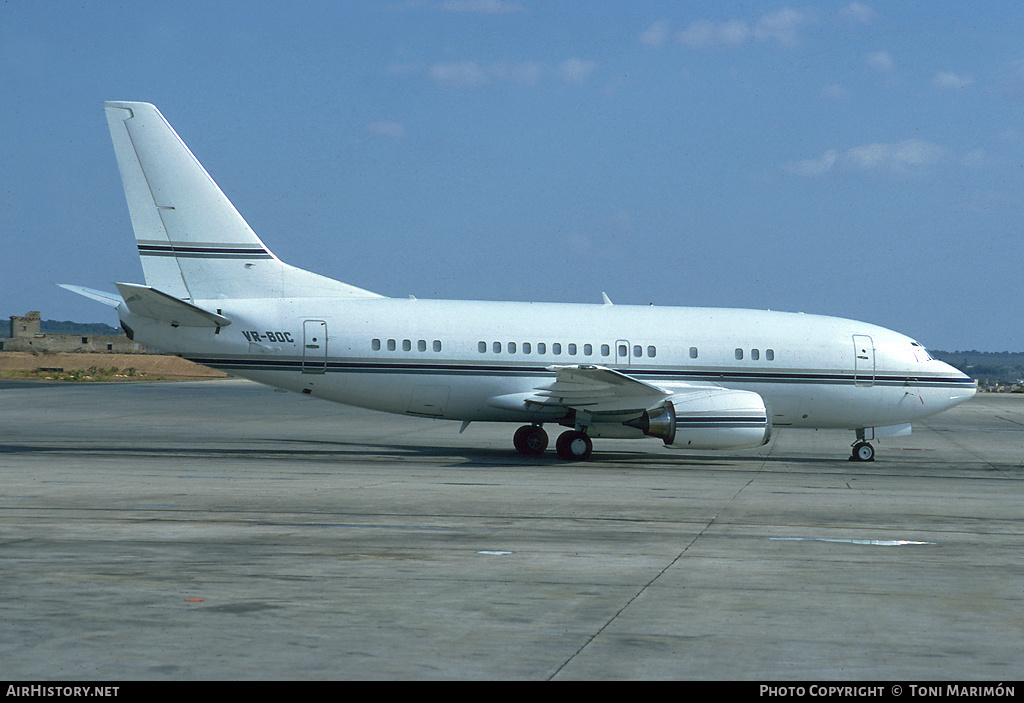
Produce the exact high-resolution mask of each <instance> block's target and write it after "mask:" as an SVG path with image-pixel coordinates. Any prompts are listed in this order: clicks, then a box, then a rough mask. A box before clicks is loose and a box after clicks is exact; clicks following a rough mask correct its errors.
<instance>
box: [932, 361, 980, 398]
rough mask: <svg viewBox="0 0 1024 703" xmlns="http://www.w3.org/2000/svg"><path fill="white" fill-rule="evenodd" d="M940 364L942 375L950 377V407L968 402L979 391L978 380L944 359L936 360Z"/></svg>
mask: <svg viewBox="0 0 1024 703" xmlns="http://www.w3.org/2000/svg"><path fill="white" fill-rule="evenodd" d="M935 363H936V364H938V365H939V370H940V372H941V373H942V375H943V376H944V377H945V378H947V379H949V407H951V408H952V407H953V406H955V405H960V403H964V402H967V401H968V400H970V399H971V398H973V397H974V395H975V394H976V393H977V392H978V382H977V381H975V380H974V379H973V378H971V377H970V376H968V375H967V374H965V373H963V372H962V371H960V370H959V369H956V368H954V367H952V366H950V365H949V364H947V363H945V362H943V361H937V360H936V362H935Z"/></svg>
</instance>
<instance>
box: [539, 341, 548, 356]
mask: <svg viewBox="0 0 1024 703" xmlns="http://www.w3.org/2000/svg"><path fill="white" fill-rule="evenodd" d="M537 353H538V354H547V353H548V345H547V344H545V343H544V342H537Z"/></svg>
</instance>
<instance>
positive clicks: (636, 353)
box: [633, 344, 644, 359]
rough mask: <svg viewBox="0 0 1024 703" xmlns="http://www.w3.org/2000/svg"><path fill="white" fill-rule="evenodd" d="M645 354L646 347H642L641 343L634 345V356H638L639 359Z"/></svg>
mask: <svg viewBox="0 0 1024 703" xmlns="http://www.w3.org/2000/svg"><path fill="white" fill-rule="evenodd" d="M643 355H644V348H643V347H641V346H640V345H639V344H634V345H633V356H635V357H636V358H638V359H639V358H640V357H641V356H643Z"/></svg>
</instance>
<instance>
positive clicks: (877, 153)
mask: <svg viewBox="0 0 1024 703" xmlns="http://www.w3.org/2000/svg"><path fill="white" fill-rule="evenodd" d="M947 154H948V152H947V150H946V149H945V148H943V147H941V146H939V145H938V144H933V143H931V142H926V141H923V140H920V139H908V140H906V141H902V142H894V143H889V144H883V143H875V144H865V145H863V146H858V147H854V148H852V149H849V150H847V151H845V152H839V151H836V150H834V149H833V150H829V151H826V152H825V153H824V154H822V155H821V156H820V157H818V158H815V159H804V160H802V161H796V162H793V163H790V164H786V165H785V166H783V170H784V171H785V172H786V173H789V174H791V175H795V176H806V177H816V176H823V175H825V174H826V173H829V172H831V171H834V170H845V171H859V172H882V173H895V174H911V173H917V172H919V171H922V170H924V169H927V168H929V167H931V166H934V165H936V164H938V163H940V162H942V161H943V160H944V159H945V158H946V156H947ZM975 160H976V159H975Z"/></svg>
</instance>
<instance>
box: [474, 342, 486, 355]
mask: <svg viewBox="0 0 1024 703" xmlns="http://www.w3.org/2000/svg"><path fill="white" fill-rule="evenodd" d="M476 350H477V351H478V352H480V353H481V354H486V353H487V342H477V343H476Z"/></svg>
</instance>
